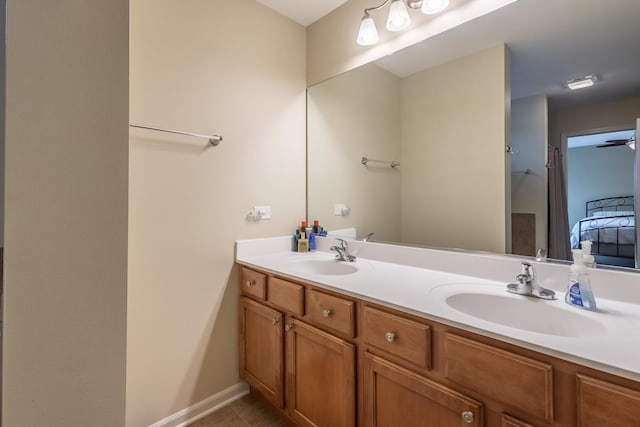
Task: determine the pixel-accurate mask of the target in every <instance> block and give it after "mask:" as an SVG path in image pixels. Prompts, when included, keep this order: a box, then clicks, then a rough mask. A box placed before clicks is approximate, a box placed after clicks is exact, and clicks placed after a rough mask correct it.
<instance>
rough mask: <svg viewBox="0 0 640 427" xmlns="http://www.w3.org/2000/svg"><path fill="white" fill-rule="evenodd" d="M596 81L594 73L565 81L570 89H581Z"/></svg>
mask: <svg viewBox="0 0 640 427" xmlns="http://www.w3.org/2000/svg"><path fill="white" fill-rule="evenodd" d="M597 81H598V78H597V77H596V76H595V75H590V76H584V77H578V78H577V79H572V80H569V81H567V87H568V88H569V89H571V90H576V89H582V88H585V87H589V86H593V85H594V84H595V83H596V82H597Z"/></svg>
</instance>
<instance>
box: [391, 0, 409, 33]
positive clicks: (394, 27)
mask: <svg viewBox="0 0 640 427" xmlns="http://www.w3.org/2000/svg"><path fill="white" fill-rule="evenodd" d="M409 24H411V18H409V12H408V11H407V7H406V6H405V5H404V1H403V0H393V2H392V3H391V7H390V8H389V16H388V17H387V30H389V31H400V30H404V29H405V28H407V27H408V26H409Z"/></svg>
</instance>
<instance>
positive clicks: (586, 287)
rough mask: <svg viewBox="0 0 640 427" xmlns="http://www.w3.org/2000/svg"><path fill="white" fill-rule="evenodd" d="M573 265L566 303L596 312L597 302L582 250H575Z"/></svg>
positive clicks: (570, 271)
mask: <svg viewBox="0 0 640 427" xmlns="http://www.w3.org/2000/svg"><path fill="white" fill-rule="evenodd" d="M571 252H573V264H571V267H569V284H568V286H567V295H566V296H565V301H566V302H567V304H569V305H573V306H575V307H579V308H583V309H585V310H590V311H596V300H595V298H594V297H593V291H592V290H591V283H590V281H589V274H588V273H587V267H585V265H584V262H583V261H584V259H583V254H582V250H580V249H573V250H572V251H571Z"/></svg>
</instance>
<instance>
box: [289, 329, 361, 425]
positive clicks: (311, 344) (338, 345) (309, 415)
mask: <svg viewBox="0 0 640 427" xmlns="http://www.w3.org/2000/svg"><path fill="white" fill-rule="evenodd" d="M286 330H287V331H286V332H285V334H286V338H285V342H286V390H287V393H286V406H287V410H288V412H289V416H290V417H291V418H293V419H294V420H295V421H296V422H298V423H299V424H300V425H301V426H318V427H322V426H332V427H353V426H355V421H356V414H355V408H356V371H355V366H356V365H355V346H354V345H353V344H351V343H349V342H347V341H345V340H343V339H340V338H337V337H335V336H333V335H330V334H328V333H326V332H323V331H321V330H319V329H318V328H314V327H313V326H310V325H308V324H306V323H304V322H301V321H299V320H295V319H288V320H287V322H286Z"/></svg>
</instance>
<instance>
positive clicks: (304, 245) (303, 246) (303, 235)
mask: <svg viewBox="0 0 640 427" xmlns="http://www.w3.org/2000/svg"><path fill="white" fill-rule="evenodd" d="M298 252H309V240H308V239H307V221H302V222H301V223H300V238H299V239H298Z"/></svg>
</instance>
